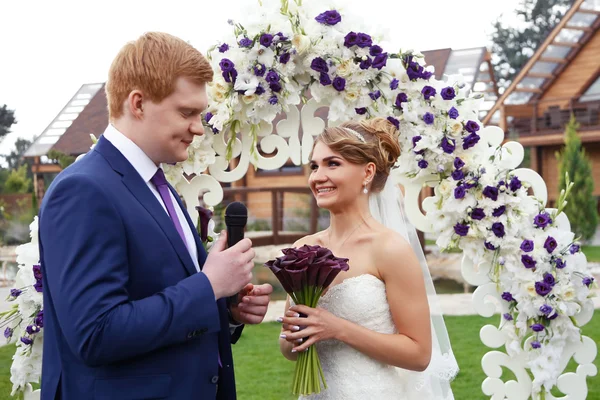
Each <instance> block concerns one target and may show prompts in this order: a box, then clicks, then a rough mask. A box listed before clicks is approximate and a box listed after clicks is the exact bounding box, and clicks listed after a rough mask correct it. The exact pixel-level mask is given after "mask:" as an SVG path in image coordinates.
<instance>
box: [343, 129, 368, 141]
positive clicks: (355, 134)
mask: <svg viewBox="0 0 600 400" xmlns="http://www.w3.org/2000/svg"><path fill="white" fill-rule="evenodd" d="M343 129H344V130H346V132H349V133H351V134H352V135H353V136H355V137H356V138H357V139H358V140H360V141H361V142H363V143H367V141H366V140H365V138H364V136H363V135H361V134H360V133H359V132H356V131H355V130H354V129H350V128H343Z"/></svg>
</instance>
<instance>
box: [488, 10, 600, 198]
mask: <svg viewBox="0 0 600 400" xmlns="http://www.w3.org/2000/svg"><path fill="white" fill-rule="evenodd" d="M599 112H600V3H598V2H597V1H593V0H576V1H575V2H574V3H573V5H572V7H571V9H569V11H568V12H567V13H566V14H565V16H564V18H563V19H562V20H561V21H560V23H559V24H558V25H557V26H556V27H555V29H554V30H553V31H552V32H551V33H550V34H549V35H548V37H547V38H546V40H545V41H544V42H543V43H542V44H541V45H540V46H539V48H538V49H537V51H536V52H535V54H534V55H533V56H532V57H531V58H530V60H529V61H528V62H527V64H525V66H524V67H523V68H522V69H521V71H520V72H519V73H518V75H517V76H516V78H515V79H514V81H513V82H512V83H511V85H510V86H509V87H508V88H507V89H506V90H505V91H504V92H503V93H502V95H501V96H500V98H498V100H497V101H496V103H495V104H494V105H493V107H492V108H491V109H490V110H489V112H488V114H487V115H486V116H485V118H484V119H483V123H484V124H485V125H493V124H496V125H498V126H500V127H501V128H502V129H503V130H504V131H505V132H506V135H507V139H509V138H510V139H511V140H518V141H519V142H520V143H521V144H523V146H525V147H526V148H527V149H529V152H530V165H528V166H527V167H529V168H531V169H533V170H535V171H537V172H538V173H539V174H540V175H541V176H542V177H543V178H544V180H545V182H546V185H547V187H548V198H549V201H550V203H553V202H554V201H556V200H557V199H558V194H559V188H558V181H559V177H558V173H559V169H558V163H557V160H556V155H555V154H556V152H557V151H559V150H560V149H561V147H562V145H563V142H564V140H563V137H564V128H565V125H566V123H567V122H568V121H569V118H570V116H571V114H573V115H575V118H576V119H577V121H578V122H579V123H580V129H579V131H578V133H579V135H580V137H581V140H582V142H583V144H584V147H585V150H586V153H587V155H588V156H589V157H590V159H591V161H592V164H593V165H592V168H593V175H594V182H595V183H596V185H595V189H594V195H595V196H600V118H599Z"/></svg>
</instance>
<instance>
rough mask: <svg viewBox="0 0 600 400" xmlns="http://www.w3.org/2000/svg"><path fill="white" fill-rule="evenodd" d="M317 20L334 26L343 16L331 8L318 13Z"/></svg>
mask: <svg viewBox="0 0 600 400" xmlns="http://www.w3.org/2000/svg"><path fill="white" fill-rule="evenodd" d="M315 20H316V21H317V22H318V23H320V24H323V25H330V26H333V25H335V24H337V23H339V22H340V21H341V20H342V16H341V15H340V13H339V12H337V11H336V10H329V11H325V12H324V13H321V14H319V15H317V16H316V17H315Z"/></svg>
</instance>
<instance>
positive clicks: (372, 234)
mask: <svg viewBox="0 0 600 400" xmlns="http://www.w3.org/2000/svg"><path fill="white" fill-rule="evenodd" d="M399 155H400V146H399V144H398V131H397V130H396V128H395V127H394V126H393V125H392V124H391V123H390V122H388V121H387V120H386V119H383V118H375V119H371V120H367V121H362V122H360V123H359V122H345V123H343V124H341V125H340V126H338V127H330V128H327V129H325V131H324V132H323V133H322V134H320V135H319V136H318V137H317V138H316V141H315V145H314V147H313V152H312V157H311V161H310V168H311V174H310V178H309V185H310V188H311V190H312V192H313V194H314V196H315V197H316V200H317V204H318V206H319V207H321V208H325V209H327V210H329V212H330V214H331V223H330V226H329V228H327V229H326V230H324V231H322V232H318V233H316V234H314V235H310V236H306V237H304V238H302V239H300V240H299V241H298V242H296V243H295V244H294V246H302V245H304V244H310V245H315V244H316V245H320V246H323V247H327V248H329V249H330V250H331V251H332V252H333V254H335V255H336V256H337V257H345V258H348V259H350V262H349V264H350V269H349V270H348V271H347V272H342V273H340V274H339V275H338V276H337V277H336V279H335V281H334V282H332V284H331V286H330V287H329V289H328V290H327V292H326V293H325V294H323V296H322V297H321V299H320V301H319V304H318V307H317V308H315V309H313V308H310V307H306V306H302V305H292V306H291V307H290V300H289V299H288V302H287V303H286V311H285V315H284V316H283V317H282V318H280V319H279V321H280V322H282V323H283V326H282V332H281V336H280V348H281V352H282V353H283V355H284V356H285V357H286V358H288V359H290V360H296V357H297V354H298V352H300V351H305V350H306V349H307V348H308V347H309V346H313V345H315V346H317V350H318V354H319V357H320V359H321V363H322V366H323V370H324V373H325V380H326V382H327V386H328V389H326V390H324V391H322V392H321V393H320V394H315V395H311V396H308V398H310V399H340V400H341V399H343V400H353V399H356V400H358V399H361V400H362V399H366V398H373V399H378V400H379V399H402V400H409V399H410V400H413V399H414V400H416V399H419V400H423V399H436V400H438V399H439V400H447V399H453V395H452V391H451V389H450V381H451V380H452V379H453V378H454V376H455V375H456V373H457V372H458V366H457V364H456V360H455V359H454V355H453V354H452V349H451V346H450V342H449V339H448V333H447V331H446V326H445V324H444V320H443V317H442V314H441V310H440V307H439V305H438V304H437V301H436V295H435V290H434V288H433V283H432V281H431V276H430V274H429V270H428V268H427V264H426V262H425V257H424V255H423V251H422V250H421V247H420V245H419V242H418V239H417V236H416V232H415V229H414V227H412V226H411V225H410V224H409V223H408V220H407V219H406V218H405V215H404V210H403V201H402V198H401V192H400V191H399V190H398V188H397V186H396V185H395V184H394V183H393V182H392V181H393V180H392V179H388V177H389V176H390V172H391V170H392V168H393V167H394V164H396V161H397V159H398V157H399ZM299 313H303V314H305V315H306V316H307V317H306V318H300V317H299ZM300 327H302V329H301V328H300ZM303 338H305V340H304V342H303V341H302V339H303Z"/></svg>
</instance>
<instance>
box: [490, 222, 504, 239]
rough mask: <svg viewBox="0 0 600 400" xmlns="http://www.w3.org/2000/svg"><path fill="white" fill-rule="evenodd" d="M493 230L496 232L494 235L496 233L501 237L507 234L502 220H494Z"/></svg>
mask: <svg viewBox="0 0 600 400" xmlns="http://www.w3.org/2000/svg"><path fill="white" fill-rule="evenodd" d="M492 232H494V235H496V236H497V237H499V238H501V237H504V235H505V234H506V232H505V231H504V224H503V223H502V222H494V223H493V224H492Z"/></svg>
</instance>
